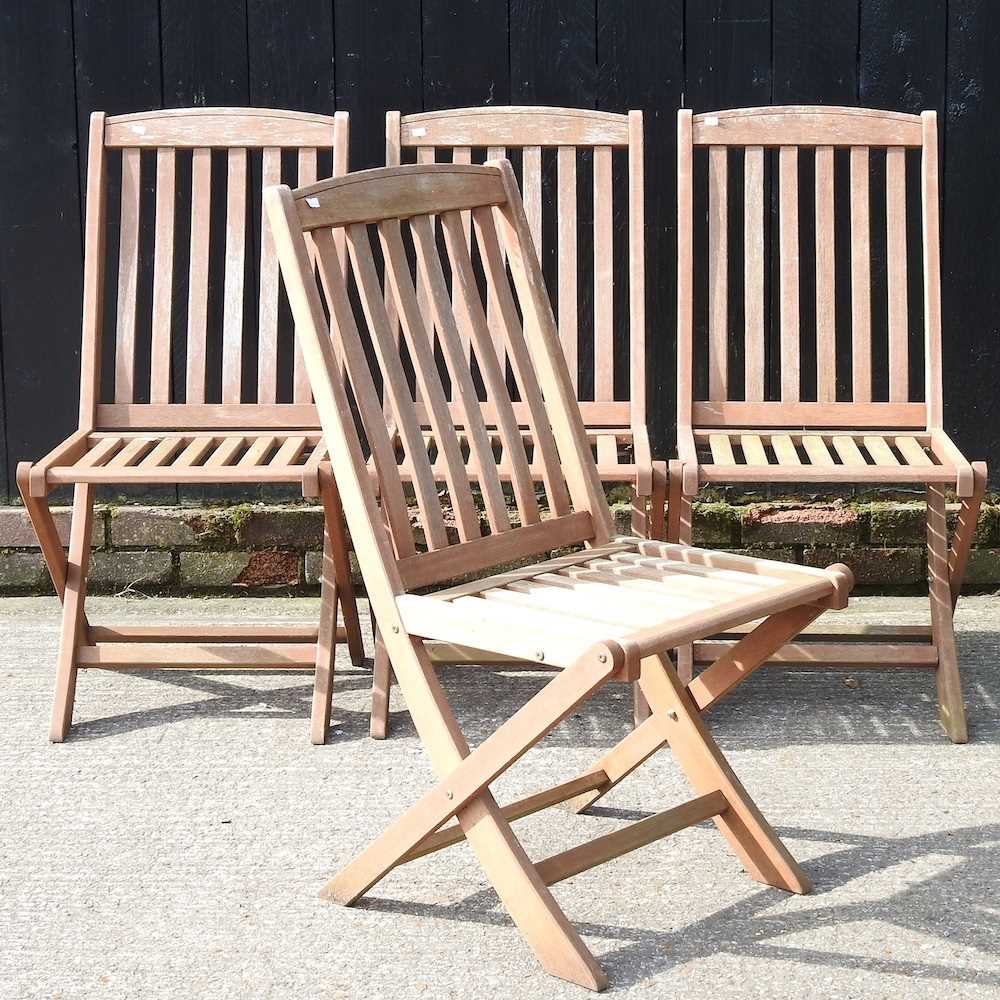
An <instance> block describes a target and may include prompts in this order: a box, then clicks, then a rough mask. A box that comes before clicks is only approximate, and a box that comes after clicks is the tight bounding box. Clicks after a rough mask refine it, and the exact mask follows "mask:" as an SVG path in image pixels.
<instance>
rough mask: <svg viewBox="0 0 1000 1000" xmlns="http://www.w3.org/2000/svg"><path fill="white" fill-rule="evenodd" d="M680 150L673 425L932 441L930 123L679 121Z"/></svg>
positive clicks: (934, 317)
mask: <svg viewBox="0 0 1000 1000" xmlns="http://www.w3.org/2000/svg"><path fill="white" fill-rule="evenodd" d="M678 144H679V148H678V158H679V162H678V229H679V247H678V283H679V284H678V423H679V425H680V426H681V427H691V426H692V425H694V426H696V427H702V428H706V427H709V428H710V427H720V428H732V427H748V428H767V427H792V428H794V427H801V428H809V427H827V428H836V427H845V428H880V427H883V428H891V429H895V428H911V429H917V430H927V429H940V428H941V426H942V402H941V292H940V263H939V248H938V241H939V237H938V230H939V226H938V151H937V120H936V115H935V113H934V112H933V111H925V112H924V113H923V114H922V115H909V114H900V113H895V112H888V111H869V110H865V109H857V108H836V107H805V108H801V107H769V108H745V109H740V110H733V111H720V112H712V113H706V114H697V115H692V114H691V112H690V111H681V112H680V114H679V118H678ZM911 151H912V153H911ZM706 173H707V178H706V177H705V174H706ZM706 190H707V194H705V192H706ZM908 191H910V192H919V198H918V199H916V198H913V197H908ZM702 199H704V203H705V204H704V205H703V203H702ZM696 204H697V205H698V210H696ZM702 208H703V210H704V215H702V213H701V209H702ZM706 215H707V219H705V216H706ZM772 216H773V219H774V221H773V222H772V221H771V218H772ZM706 230H707V232H706ZM878 230H881V231H878ZM768 238H769V244H768V243H767V242H766V240H767V239H768ZM913 241H918V242H919V245H920V246H921V248H922V253H921V255H920V257H919V258H918V259H917V260H916V263H917V268H919V271H921V272H922V273H919V280H915V278H917V275H914V274H913V273H912V271H913V270H914V261H915V256H914V255H913V254H909V255H908V252H907V248H908V245H909V246H911V247H912V246H913ZM876 248H879V249H878V256H881V253H882V250H881V248H884V286H881V287H878V288H875V287H873V285H874V282H873V277H878V278H879V280H880V281H881V280H882V268H881V267H880V268H878V269H877V270H878V274H877V275H876V274H873V260H874V259H875V258H876ZM803 265H805V266H809V265H814V267H813V273H812V274H805V273H804V266H803ZM908 268H909V269H910V270H909V271H908ZM702 271H703V273H704V274H706V276H707V283H706V284H707V288H706V287H704V286H702V287H699V283H698V282H696V275H698V274H699V273H701V272H702ZM845 284H846V285H847V286H848V287H849V289H850V292H849V315H848V314H847V309H846V308H845V309H843V310H842V311H841V313H840V314H839V315H838V296H837V291H838V285H841V287H842V288H843V286H844V285H845ZM813 296H814V300H813ZM839 301H841V302H844V301H846V297H845V296H843V295H842V296H841V297H840V300H839ZM921 312H922V324H923V330H922V336H921V337H920V338H918V337H916V336H911V333H910V330H911V327H914V326H917V325H918V323H919V320H918V319H916V317H918V316H919V315H920V313H921ZM848 328H849V332H848ZM920 341H922V347H921V346H920ZM848 355H849V365H848V364H845V363H844V358H845V356H848ZM921 355H922V357H921ZM838 360H839V361H840V365H839V369H838ZM921 361H922V367H923V383H924V384H923V386H920V385H918V384H917V381H918V379H917V377H916V376H915V375H914V376H913V377H912V378H911V373H912V372H914V371H919V369H920V365H921ZM873 362H875V363H873ZM838 371H839V374H840V378H839V380H838ZM706 372H707V378H705V377H704V374H705V373H706ZM682 457H683V456H682Z"/></svg>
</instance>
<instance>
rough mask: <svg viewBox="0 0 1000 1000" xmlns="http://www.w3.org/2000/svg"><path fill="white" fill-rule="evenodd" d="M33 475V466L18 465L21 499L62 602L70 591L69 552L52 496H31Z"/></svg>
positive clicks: (28, 463) (23, 463)
mask: <svg viewBox="0 0 1000 1000" xmlns="http://www.w3.org/2000/svg"><path fill="white" fill-rule="evenodd" d="M30 475H31V463H30V462H20V463H19V464H18V466H17V488H18V490H19V491H20V493H21V500H22V502H23V503H24V509H25V510H26V511H27V513H28V519H29V520H30V521H31V527H32V528H33V529H34V531H35V537H36V538H37V539H38V547H39V548H40V549H41V550H42V556H43V557H44V559H45V565H46V566H47V567H48V570H49V576H50V577H52V586H53V587H54V588H55V591H56V595H57V596H58V598H59V600H60V601H61V600H62V599H63V593H64V592H65V590H66V553H65V552H64V551H63V547H62V541H61V540H60V538H59V532H58V530H57V528H56V523H55V521H54V520H53V518H52V510H51V509H50V507H49V500H48V497H35V496H32V495H31V488H30V483H29V477H30Z"/></svg>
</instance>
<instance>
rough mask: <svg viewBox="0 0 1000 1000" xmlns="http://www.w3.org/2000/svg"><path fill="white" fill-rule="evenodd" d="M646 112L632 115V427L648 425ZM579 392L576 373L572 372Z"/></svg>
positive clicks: (629, 300)
mask: <svg viewBox="0 0 1000 1000" xmlns="http://www.w3.org/2000/svg"><path fill="white" fill-rule="evenodd" d="M644 171H645V168H644V152H643V141H642V112H641V111H630V112H629V113H628V302H629V311H628V328H629V369H630V371H629V397H630V399H631V401H632V425H633V426H634V427H644V426H645V423H646V238H645V229H646V213H645V205H646V195H645V172H644ZM570 375H571V376H572V377H573V387H574V389H575V388H576V371H575V370H574V369H571V370H570Z"/></svg>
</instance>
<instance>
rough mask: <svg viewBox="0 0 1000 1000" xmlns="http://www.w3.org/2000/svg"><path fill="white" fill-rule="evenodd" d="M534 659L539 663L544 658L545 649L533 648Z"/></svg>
mask: <svg viewBox="0 0 1000 1000" xmlns="http://www.w3.org/2000/svg"><path fill="white" fill-rule="evenodd" d="M535 659H536V660H538V662H539V663H541V661H542V660H544V659H545V650H544V649H536V650H535Z"/></svg>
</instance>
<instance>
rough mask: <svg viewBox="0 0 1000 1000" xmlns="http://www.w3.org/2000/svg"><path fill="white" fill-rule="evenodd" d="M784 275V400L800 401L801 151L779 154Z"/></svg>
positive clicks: (793, 148)
mask: <svg viewBox="0 0 1000 1000" xmlns="http://www.w3.org/2000/svg"><path fill="white" fill-rule="evenodd" d="M778 215H779V219H778V223H779V227H780V235H779V239H780V247H779V255H780V274H781V288H780V294H781V313H780V315H781V399H782V400H783V401H784V402H793V401H797V400H798V398H799V385H800V381H799V150H798V147H797V146H782V147H781V149H780V150H779V151H778Z"/></svg>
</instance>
